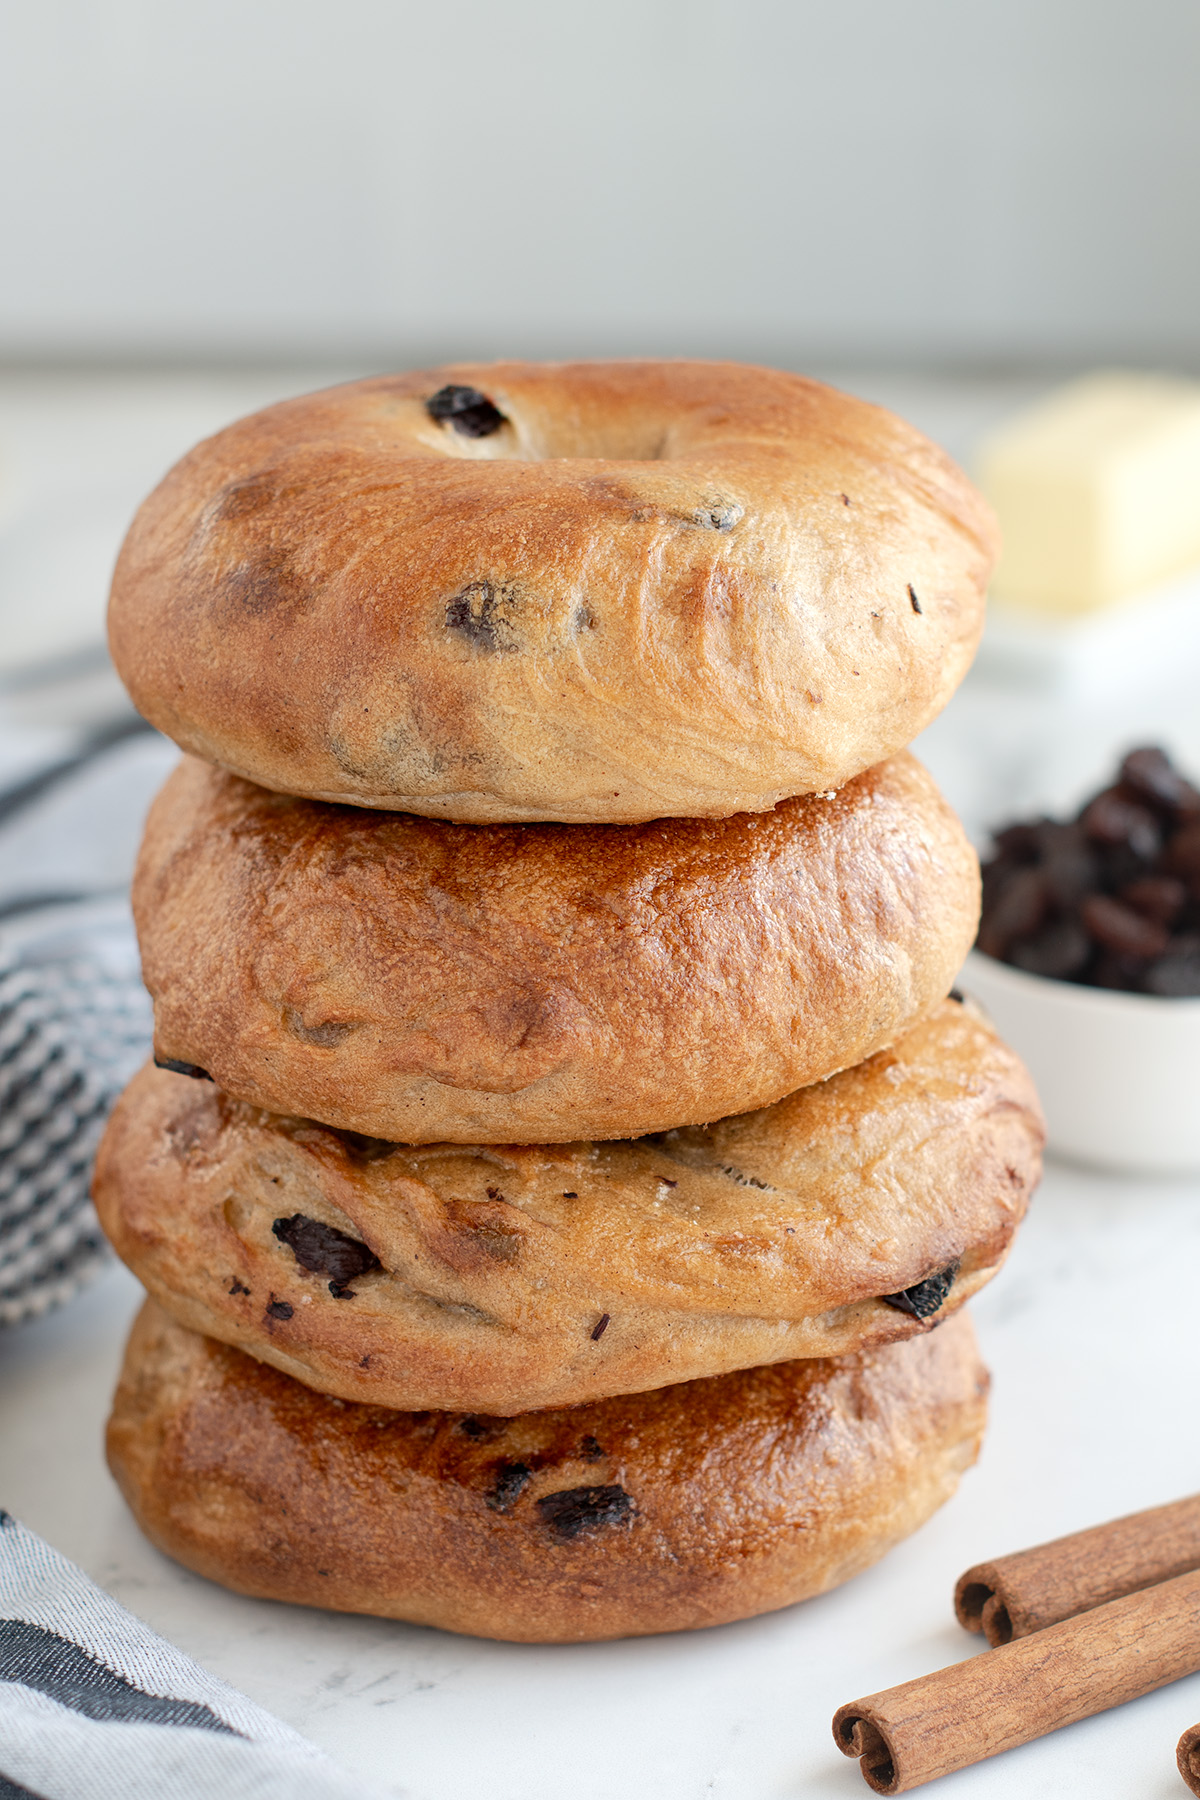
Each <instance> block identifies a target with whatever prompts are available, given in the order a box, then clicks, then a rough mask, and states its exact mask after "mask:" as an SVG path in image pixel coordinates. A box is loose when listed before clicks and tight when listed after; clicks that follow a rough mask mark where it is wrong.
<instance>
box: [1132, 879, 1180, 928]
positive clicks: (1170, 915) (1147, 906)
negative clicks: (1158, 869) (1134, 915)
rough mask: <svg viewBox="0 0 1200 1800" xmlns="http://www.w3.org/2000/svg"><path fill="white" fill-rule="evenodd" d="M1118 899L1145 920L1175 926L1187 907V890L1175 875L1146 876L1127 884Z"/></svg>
mask: <svg viewBox="0 0 1200 1800" xmlns="http://www.w3.org/2000/svg"><path fill="white" fill-rule="evenodd" d="M1117 899H1118V900H1123V901H1124V902H1125V904H1126V906H1132V908H1133V910H1134V912H1139V913H1141V914H1142V915H1143V917H1144V918H1147V919H1155V920H1157V921H1158V923H1159V924H1160V925H1173V924H1174V923H1175V921H1176V919H1177V918H1178V917H1179V915H1180V913H1181V912H1182V911H1183V909H1184V907H1185V906H1186V905H1187V889H1186V887H1185V886H1184V885H1183V883H1182V881H1179V880H1178V879H1177V878H1176V877H1175V876H1174V875H1144V876H1142V878H1141V880H1140V881H1129V882H1126V884H1125V886H1124V887H1123V888H1122V889H1121V891H1120V893H1119V894H1118V895H1117Z"/></svg>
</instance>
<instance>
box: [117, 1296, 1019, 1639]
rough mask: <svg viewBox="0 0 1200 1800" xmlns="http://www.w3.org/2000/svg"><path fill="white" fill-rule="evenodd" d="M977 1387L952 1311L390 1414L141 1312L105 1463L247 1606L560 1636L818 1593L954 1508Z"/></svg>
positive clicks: (976, 1413)
mask: <svg viewBox="0 0 1200 1800" xmlns="http://www.w3.org/2000/svg"><path fill="white" fill-rule="evenodd" d="M986 1393H987V1374H986V1371H985V1370H984V1368H983V1366H982V1364H981V1363H980V1361H979V1354H978V1351H977V1349H976V1347H975V1338H974V1333H973V1332H972V1329H971V1323H970V1320H969V1318H968V1317H967V1314H966V1313H960V1314H958V1315H957V1317H955V1318H953V1319H950V1320H949V1321H948V1322H947V1323H946V1325H945V1326H944V1327H943V1328H942V1329H941V1330H940V1331H936V1332H934V1333H933V1334H932V1335H931V1336H928V1337H921V1338H916V1339H913V1340H911V1341H910V1342H908V1343H902V1344H892V1345H889V1346H888V1347H887V1348H886V1349H880V1350H868V1351H862V1352H859V1353H858V1354H856V1355H854V1356H846V1357H839V1358H835V1359H829V1360H818V1361H811V1362H790V1363H782V1364H778V1365H777V1366H776V1367H774V1368H770V1369H751V1370H748V1371H746V1372H744V1373H739V1374H736V1375H725V1376H722V1377H720V1378H719V1379H718V1380H715V1381H695V1382H689V1383H687V1384H686V1385H684V1386H682V1387H669V1388H661V1389H659V1390H658V1392H656V1393H649V1394H635V1395H633V1396H627V1397H624V1398H619V1399H613V1400H604V1401H601V1402H599V1403H598V1404H597V1405H595V1406H587V1407H576V1408H572V1409H571V1410H569V1411H564V1412H542V1413H525V1414H522V1415H521V1416H520V1417H518V1418H513V1419H496V1418H473V1417H471V1416H466V1417H464V1416H463V1415H462V1414H461V1413H460V1414H457V1415H456V1414H454V1413H436V1412H435V1413H429V1412H425V1413H404V1412H388V1411H385V1410H384V1409H383V1408H382V1407H379V1406H370V1405H367V1406H355V1405H352V1406H347V1405H346V1404H345V1403H344V1402H342V1401H339V1400H330V1399H327V1398H326V1397H325V1396H324V1395H321V1394H314V1393H313V1392H312V1391H311V1390H310V1389H308V1388H305V1387H302V1386H301V1385H300V1384H299V1383H298V1382H295V1381H291V1380H289V1379H288V1377H287V1376H286V1375H282V1374H280V1373H279V1372H278V1371H277V1370H275V1369H268V1368H266V1367H264V1366H263V1364H262V1363H259V1362H256V1361H255V1360H254V1359H253V1358H252V1357H249V1356H243V1355H242V1354H241V1353H240V1352H239V1351H237V1350H232V1349H230V1348H228V1346H226V1345H224V1344H218V1343H214V1342H213V1341H212V1340H211V1339H208V1338H204V1337H200V1336H198V1335H197V1334H195V1333H193V1332H190V1331H186V1330H184V1329H183V1328H182V1327H181V1326H179V1325H176V1324H174V1323H172V1322H171V1320H169V1319H168V1318H167V1317H166V1315H165V1314H163V1313H162V1312H160V1311H159V1309H158V1308H157V1307H156V1306H155V1305H154V1304H153V1303H150V1304H148V1305H147V1306H146V1307H145V1308H144V1309H143V1311H142V1313H141V1315H140V1317H139V1318H138V1320H137V1321H136V1323H135V1325H134V1328H133V1333H132V1336H131V1338H130V1341H129V1346H128V1349H127V1351H126V1356H125V1366H124V1370H123V1372H122V1375H121V1380H120V1385H119V1387H118V1389H117V1393H116V1398H115V1401H114V1404H113V1412H112V1417H111V1419H110V1421H109V1426H108V1459H109V1465H110V1467H111V1468H112V1471H113V1473H114V1475H115V1476H116V1478H117V1481H118V1482H119V1484H120V1486H121V1490H122V1492H123V1493H124V1495H125V1498H126V1500H127V1501H128V1502H129V1505H130V1506H131V1507H132V1509H133V1512H134V1516H135V1517H136V1519H137V1521H138V1523H139V1524H140V1525H141V1527H142V1529H143V1531H145V1533H146V1535H147V1536H148V1537H149V1538H151V1539H152V1541H153V1542H154V1543H155V1544H157V1545H158V1546H159V1548H160V1549H161V1550H165V1551H166V1553H167V1555H168V1556H173V1557H175V1558H176V1559H177V1560H178V1561H179V1562H181V1563H184V1564H185V1565H186V1566H187V1567H188V1568H189V1569H195V1570H196V1571H197V1572H198V1573H199V1574H201V1575H206V1576H208V1577H209V1579H210V1580H213V1581H219V1582H222V1583H223V1584H224V1585H225V1586H226V1587H231V1588H234V1589H236V1590H237V1591H238V1592H239V1593H243V1594H254V1595H257V1596H260V1597H262V1598H264V1599H271V1600H291V1601H297V1602H299V1603H300V1604H301V1605H304V1606H324V1607H330V1608H333V1609H334V1610H336V1611H338V1612H364V1613H377V1614H382V1615H383V1616H384V1617H385V1618H393V1619H411V1620H414V1621H415V1622H416V1623H418V1624H422V1625H441V1626H443V1627H445V1628H446V1629H448V1630H450V1631H465V1632H471V1633H473V1634H474V1635H475V1636H478V1637H493V1638H509V1639H515V1640H518V1641H524V1642H535V1643H538V1642H540V1643H562V1642H570V1641H572V1640H579V1639H588V1638H613V1637H630V1636H637V1635H641V1634H643V1633H646V1632H655V1631H684V1630H687V1629H689V1628H691V1627H693V1626H697V1625H719V1624H722V1623H723V1622H725V1621H726V1620H729V1619H742V1618H747V1617H749V1616H750V1615H752V1614H754V1613H761V1612H770V1611H773V1610H774V1609H775V1608H777V1607H781V1606H788V1605H790V1604H791V1603H792V1602H793V1601H796V1600H805V1599H808V1598H809V1597H810V1596H811V1595H813V1594H820V1593H824V1592H825V1591H826V1590H827V1589H828V1588H831V1587H836V1586H837V1584H838V1583H839V1582H842V1581H846V1580H847V1579H848V1578H849V1577H850V1576H851V1575H855V1574H857V1573H858V1572H859V1570H860V1569H865V1568H867V1567H868V1566H869V1565H870V1564H871V1563H873V1562H875V1561H876V1560H877V1559H878V1558H879V1557H880V1556H882V1555H883V1554H884V1552H885V1551H887V1550H889V1549H890V1548H891V1547H892V1545H893V1544H895V1543H897V1542H898V1541H899V1540H900V1539H901V1538H903V1537H906V1536H907V1535H908V1534H909V1533H910V1532H912V1531H915V1530H916V1528H917V1526H918V1525H921V1524H923V1523H924V1521H925V1520H926V1519H927V1518H928V1517H929V1515H930V1514H931V1513H932V1512H934V1511H935V1510H936V1508H937V1507H939V1506H941V1505H942V1503H943V1502H944V1501H945V1500H948V1499H949V1497H950V1495H951V1494H952V1493H953V1492H954V1489H955V1488H956V1486H957V1485H958V1478H959V1476H960V1475H961V1474H962V1472H963V1470H964V1469H966V1468H968V1467H969V1466H970V1464H971V1463H972V1462H974V1460H975V1457H976V1456H977V1454H978V1451H979V1442H980V1438H981V1436H982V1432H983V1426H984V1421H985V1403H986Z"/></svg>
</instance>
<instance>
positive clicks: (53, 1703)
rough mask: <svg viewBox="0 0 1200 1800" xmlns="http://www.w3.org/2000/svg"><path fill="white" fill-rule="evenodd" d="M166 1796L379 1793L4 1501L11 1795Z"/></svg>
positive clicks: (2, 1735) (1, 1632)
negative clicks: (197, 1657)
mask: <svg viewBox="0 0 1200 1800" xmlns="http://www.w3.org/2000/svg"><path fill="white" fill-rule="evenodd" d="M168 1797H169V1800H372V1796H371V1793H370V1791H369V1790H368V1789H367V1788H366V1787H365V1786H364V1785H363V1784H361V1783H360V1782H358V1781H355V1780H353V1779H352V1778H351V1777H350V1776H349V1775H347V1774H345V1773H344V1772H343V1771H342V1770H340V1769H339V1768H337V1767H336V1765H335V1764H334V1763H332V1762H330V1761H329V1760H328V1758H327V1757H325V1756H324V1755H323V1754H322V1753H321V1751H319V1750H317V1749H316V1747H315V1746H314V1745H312V1744H310V1743H309V1742H308V1741H307V1740H306V1739H304V1738H302V1737H300V1736H299V1735H298V1734H297V1733H296V1732H294V1731H292V1730H291V1729H290V1728H289V1727H288V1726H287V1725H284V1724H283V1723H282V1722H281V1721H280V1720H279V1719H276V1718H273V1717H272V1715H271V1714H270V1713H267V1712H264V1711H263V1710H262V1708H261V1707H259V1706H255V1705H254V1703H253V1702H252V1701H250V1700H248V1699H246V1697H245V1695H244V1694H239V1693H238V1692H237V1691H236V1690H235V1689H234V1688H231V1687H228V1686H226V1684H225V1683H224V1682H223V1681H218V1680H217V1679H216V1678H215V1677H214V1676H212V1675H209V1674H207V1673H206V1672H205V1670H203V1669H202V1668H200V1666H199V1665H198V1664H197V1663H194V1662H193V1661H192V1660H191V1658H190V1657H187V1656H184V1655H183V1654H182V1652H181V1651H179V1650H176V1649H174V1648H173V1647H172V1646H171V1645H170V1644H168V1643H167V1642H165V1640H164V1639H163V1638H160V1637H158V1636H157V1635H156V1633H154V1632H153V1631H151V1630H150V1629H149V1627H148V1626H146V1625H143V1624H142V1622H141V1621H140V1620H139V1619H135V1618H134V1616H133V1614H132V1613H129V1612H126V1610H125V1608H124V1607H123V1606H119V1605H118V1604H117V1602H116V1601H115V1600H113V1599H112V1598H111V1597H110V1596H109V1595H108V1594H106V1593H104V1592H103V1591H102V1590H101V1589H100V1588H98V1587H97V1586H96V1585H95V1583H94V1582H91V1581H89V1580H88V1578H87V1576H86V1575H84V1574H83V1572H82V1570H80V1569H77V1568H76V1567H75V1565H74V1564H73V1563H70V1562H68V1561H67V1559H66V1557H64V1556H60V1555H59V1554H58V1552H57V1551H56V1550H52V1549H51V1548H50V1546H49V1544H46V1543H43V1542H42V1539H41V1538H39V1537H35V1535H34V1534H33V1532H31V1531H26V1530H25V1528H24V1526H22V1525H19V1524H18V1523H17V1521H16V1520H15V1519H13V1518H11V1517H10V1516H9V1515H8V1514H7V1513H0V1800H168ZM376 1800H378V1797H376Z"/></svg>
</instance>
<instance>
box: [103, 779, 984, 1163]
mask: <svg viewBox="0 0 1200 1800" xmlns="http://www.w3.org/2000/svg"><path fill="white" fill-rule="evenodd" d="M978 892H979V890H978V869H977V864H976V860H975V855H974V852H973V851H972V850H971V848H970V846H969V844H968V843H967V841H966V838H965V837H964V835H963V832H962V828H961V826H960V825H959V823H958V820H957V819H956V818H955V817H954V815H953V813H952V812H951V811H950V809H949V808H948V807H947V806H946V805H945V803H944V802H943V801H942V799H941V797H940V796H939V794H938V792H937V789H936V788H935V787H934V785H933V782H932V781H931V779H930V778H929V776H928V775H927V774H926V773H925V771H924V770H923V769H922V768H921V766H920V764H919V763H917V762H915V761H914V759H913V758H912V757H910V756H908V755H906V754H902V755H900V756H898V757H896V758H894V759H893V760H892V761H890V762H888V763H884V764H883V765H882V766H881V767H879V768H876V769H872V770H869V771H868V772H867V773H866V774H864V775H859V776H856V777H855V778H854V780H853V781H850V782H848V783H847V785H846V786H845V787H844V788H842V789H841V791H840V793H839V794H838V795H837V796H836V797H835V798H833V799H828V800H827V799H822V798H821V797H819V796H811V795H810V796H805V797H803V798H800V799H795V800H785V801H782V802H781V803H780V805H779V806H778V807H777V808H776V809H775V810H774V811H773V812H770V813H741V814H738V815H737V816H736V817H735V818H732V819H722V820H709V819H666V820H659V821H656V822H655V823H653V824H648V825H638V826H629V825H625V826H620V825H593V826H583V825H574V826H571V825H492V826H480V825H453V824H450V823H448V822H446V821H445V820H441V819H422V818H415V817H413V816H412V815H411V814H409V815H406V814H396V813H370V812H363V811H362V810H360V809H358V808H355V807H345V806H329V805H325V804H322V803H321V802H319V801H311V800H296V799H292V798H288V797H285V796H280V795H276V794H270V793H267V792H266V790H265V789H263V788H260V787H256V786H254V785H253V784H252V783H250V782H247V781H243V780H241V779H240V778H239V777H237V776H234V775H229V774H226V773H224V772H223V771H221V770H217V769H214V768H212V767H211V765H209V764H207V763H202V762H200V761H198V760H197V759H195V758H186V759H185V761H184V762H183V764H182V765H181V767H180V768H179V769H177V770H176V772H175V773H174V774H173V775H172V776H171V778H170V780H169V781H168V782H167V785H166V787H165V789H164V790H163V792H162V793H161V794H160V796H159V798H158V799H157V801H156V802H155V804H154V807H153V809H152V810H151V814H150V819H149V823H148V826H147V832H146V839H145V842H144V844H143V848H142V853H141V859H140V862H139V866H138V873H137V878H136V881H135V884H134V911H135V914H136V917H137V922H138V933H139V937H140V939H141V945H142V965H143V972H144V975H145V979H146V985H147V986H148V987H149V989H150V991H151V993H152V994H153V996H154V1000H155V1051H156V1054H157V1055H158V1056H159V1058H160V1059H162V1060H165V1061H170V1062H173V1063H175V1064H178V1063H186V1064H192V1065H198V1066H199V1067H200V1068H202V1069H204V1070H206V1071H208V1072H209V1073H210V1074H211V1075H212V1076H213V1078H214V1080H215V1081H216V1082H217V1084H218V1085H219V1086H220V1087H222V1088H224V1089H225V1090H226V1091H227V1092H228V1093H231V1094H234V1095H236V1096H237V1097H238V1098H239V1099H243V1100H249V1101H252V1102H254V1103H255V1104H256V1105H260V1106H265V1107H268V1108H270V1109H271V1110H272V1111H274V1112H286V1113H300V1114H303V1115H305V1116H307V1117H310V1118H315V1119H321V1120H323V1121H324V1122H325V1123H326V1124H328V1125H336V1126H339V1127H341V1128H343V1129H346V1130H350V1131H360V1132H365V1133H366V1134H367V1135H369V1136H371V1137H382V1138H389V1139H393V1140H395V1141H397V1142H401V1143H410V1144H417V1143H437V1142H443V1141H453V1142H455V1143H476V1144H477V1143H496V1142H499V1143H552V1142H563V1141H575V1140H578V1139H580V1138H617V1137H635V1136H640V1135H641V1134H642V1133H644V1132H647V1131H660V1130H665V1129H666V1128H667V1127H669V1126H673V1125H688V1124H696V1123H700V1122H702V1121H705V1120H708V1119H719V1118H723V1117H724V1116H725V1115H726V1114H727V1113H731V1112H734V1111H737V1112H743V1111H748V1110H750V1109H751V1108H753V1107H757V1106H763V1105H766V1104H768V1103H770V1102H771V1101H774V1100H778V1099H780V1098H782V1097H783V1096H784V1095H785V1094H789V1093H791V1092H792V1091H793V1090H794V1089H796V1088H798V1087H802V1086H804V1085H805V1084H806V1083H808V1082H811V1081H816V1080H820V1079H822V1078H823V1077H825V1076H826V1075H829V1074H832V1073H833V1072H834V1071H835V1070H837V1069H840V1068H845V1067H848V1066H849V1065H851V1064H853V1063H856V1062H860V1061H861V1060H862V1059H863V1058H864V1057H866V1056H870V1055H871V1054H873V1052H874V1051H876V1050H878V1049H880V1048H882V1046H883V1045H885V1044H887V1043H889V1042H890V1041H891V1040H892V1039H893V1038H894V1037H895V1036H896V1034H897V1032H898V1031H900V1030H901V1029H902V1028H903V1026H904V1025H905V1023H906V1022H907V1021H908V1020H910V1019H911V1018H913V1017H914V1016H916V1015H918V1014H921V1013H924V1012H927V1011H928V1010H929V1008H930V1007H931V1006H933V1005H935V1004H936V1003H937V1002H938V1001H939V1000H940V999H941V998H942V996H943V995H944V994H945V993H946V990H947V989H948V988H949V986H950V983H951V982H952V980H953V979H954V976H955V973H956V971H957V970H958V969H959V968H960V967H961V965H962V961H963V959H964V957H965V956H966V954H967V951H968V950H969V948H970V945H971V941H972V938H973V936H974V931H975V921H976V918H977V916H978Z"/></svg>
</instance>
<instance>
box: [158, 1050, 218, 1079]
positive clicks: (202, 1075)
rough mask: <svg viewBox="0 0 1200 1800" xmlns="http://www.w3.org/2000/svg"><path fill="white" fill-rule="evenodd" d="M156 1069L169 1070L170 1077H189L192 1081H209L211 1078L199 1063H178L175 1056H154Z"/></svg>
mask: <svg viewBox="0 0 1200 1800" xmlns="http://www.w3.org/2000/svg"><path fill="white" fill-rule="evenodd" d="M154 1066H155V1068H156V1069H169V1070H170V1072H171V1074H172V1075H190V1076H191V1078H192V1080H193V1081H211V1080H212V1076H211V1075H210V1074H209V1072H208V1070H207V1069H202V1068H201V1067H200V1064H199V1063H190V1062H180V1060H179V1058H178V1057H177V1056H156V1057H155V1059H154Z"/></svg>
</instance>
